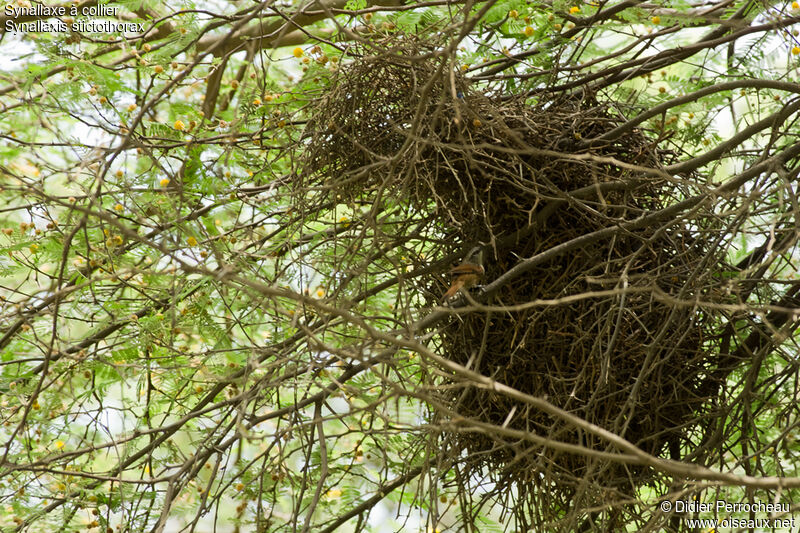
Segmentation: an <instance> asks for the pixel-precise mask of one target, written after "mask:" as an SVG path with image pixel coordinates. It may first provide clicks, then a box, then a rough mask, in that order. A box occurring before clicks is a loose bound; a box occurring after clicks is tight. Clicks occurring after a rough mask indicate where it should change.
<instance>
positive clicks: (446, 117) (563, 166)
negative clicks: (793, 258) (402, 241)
mask: <svg viewBox="0 0 800 533" xmlns="http://www.w3.org/2000/svg"><path fill="white" fill-rule="evenodd" d="M404 46H405V48H402V49H400V50H395V51H394V52H396V53H392V54H388V55H383V56H380V57H372V58H369V57H367V58H363V59H361V60H358V61H355V62H354V63H353V64H352V65H350V66H349V67H348V68H346V69H343V71H342V72H341V73H340V75H339V76H337V77H336V78H334V79H333V80H332V87H331V90H330V91H329V92H328V93H327V95H326V97H325V100H324V101H322V102H321V103H320V104H319V105H318V107H317V108H316V109H315V114H314V119H313V120H312V122H311V123H310V125H309V128H308V130H307V131H308V132H309V134H310V135H311V139H310V143H309V144H308V152H307V154H306V161H305V165H304V167H303V168H304V172H305V174H304V175H305V177H306V181H305V182H304V185H305V186H307V187H308V186H315V187H317V190H319V191H322V192H323V196H324V197H326V198H327V197H330V196H332V195H334V194H335V195H338V196H337V198H338V201H344V200H342V199H348V198H356V197H358V198H361V199H366V198H369V199H372V200H374V199H375V198H377V197H378V195H381V197H383V198H390V197H391V198H394V199H398V198H405V199H407V201H408V202H409V203H410V204H411V205H413V206H414V207H415V208H416V209H418V210H428V212H431V211H432V212H434V213H435V214H436V221H437V228H438V229H437V231H438V232H439V233H438V236H439V237H441V239H440V240H437V242H436V243H433V242H432V243H430V247H431V255H434V254H436V255H435V256H445V255H448V254H451V253H454V252H457V251H459V250H463V251H466V250H464V248H465V247H470V246H472V245H474V244H475V243H478V242H482V243H488V245H487V247H486V248H487V250H488V254H487V256H488V257H487V264H486V272H487V275H486V278H487V281H488V282H491V281H492V280H494V279H496V278H498V277H499V276H500V275H502V274H503V273H505V272H506V271H508V270H509V269H510V268H512V267H513V266H514V265H515V264H517V263H518V262H519V260H520V259H521V258H527V257H532V256H535V255H537V254H539V253H542V252H545V251H546V250H548V249H551V248H552V247H554V246H557V245H559V244H561V243H565V242H568V241H570V240H572V239H574V238H576V237H580V236H582V235H586V234H590V233H592V232H595V231H597V230H600V229H603V228H608V227H614V226H616V225H618V224H619V223H621V222H624V221H626V220H631V219H635V218H637V217H639V216H641V215H643V214H646V213H649V212H651V211H654V210H658V209H661V208H663V207H665V206H667V205H670V204H672V203H674V202H675V201H676V200H680V199H683V198H685V197H686V196H687V195H689V194H690V193H691V192H692V191H691V190H690V189H689V187H690V186H689V185H686V183H688V182H689V180H685V181H680V182H679V181H676V180H672V179H669V177H668V176H667V175H666V174H664V173H662V174H661V175H660V176H659V174H658V172H652V171H653V170H655V171H657V170H658V169H660V168H662V165H664V164H665V163H668V162H669V160H670V157H671V156H670V154H669V153H663V152H660V151H659V150H658V149H657V148H656V147H655V146H654V143H652V142H651V141H649V140H648V138H647V136H646V135H645V133H644V132H641V131H637V130H635V129H630V130H629V131H627V132H626V133H624V134H622V135H620V136H618V137H617V138H616V139H614V140H613V141H609V142H606V143H588V142H584V141H587V140H590V139H596V138H598V137H600V136H601V135H603V134H604V133H606V132H608V131H610V130H612V129H614V128H616V127H617V126H619V125H620V124H621V123H623V122H624V120H623V118H622V114H621V113H620V112H618V111H616V110H615V109H614V107H613V106H611V105H610V104H608V103H601V102H598V101H597V99H596V98H594V97H593V96H592V95H588V94H581V95H578V96H575V95H572V96H561V97H556V98H550V99H546V100H545V99H539V100H538V101H534V100H532V99H531V98H521V97H520V98H509V97H507V96H505V95H491V94H490V95H487V94H485V93H483V94H482V93H480V92H478V91H477V90H470V89H469V88H468V87H466V86H465V85H464V83H463V81H462V80H461V79H460V77H459V76H458V75H456V74H454V73H453V72H454V70H453V69H452V67H451V65H449V64H448V63H446V62H445V61H444V60H440V59H436V58H432V59H427V60H422V59H420V55H421V54H422V53H423V52H424V50H423V49H422V48H423V47H422V46H421V45H418V44H416V43H413V42H408V43H406V44H405V45H404ZM623 183H625V184H627V185H626V186H624V187H623V186H620V187H615V188H614V187H606V188H605V189H604V188H603V186H604V185H608V184H623ZM587 186H595V187H597V190H596V192H594V193H593V194H591V195H588V196H587V195H584V197H583V198H584V199H582V200H576V199H568V198H567V197H566V196H565V193H566V192H570V191H575V190H578V189H581V188H584V187H587ZM564 200H566V201H564ZM557 201H561V202H560V204H558V206H557V208H555V209H553V206H555V205H556V204H555V203H554V202H557ZM675 222H676V221H672V223H671V225H664V226H661V227H649V228H645V229H640V230H636V231H621V232H619V233H617V234H616V236H613V237H611V238H608V237H605V238H598V239H596V240H592V241H590V242H589V243H588V244H586V245H584V246H583V247H581V248H580V249H579V250H576V251H572V252H570V253H568V254H564V255H561V256H558V257H557V258H555V259H553V260H550V261H549V262H546V263H543V264H540V265H539V266H538V267H537V268H536V269H535V270H533V271H531V272H529V273H526V274H525V275H523V276H521V277H518V278H516V279H515V280H513V281H512V282H511V283H508V284H506V285H505V286H503V287H502V288H501V289H500V290H499V292H498V293H496V295H495V297H494V299H493V300H492V302H491V303H493V304H495V305H507V306H516V305H520V304H525V303H528V302H533V303H534V305H529V306H521V307H519V308H517V309H515V310H513V311H507V312H492V313H487V312H471V313H467V314H462V315H460V316H458V317H454V318H452V319H451V320H450V322H449V324H448V325H447V326H446V327H445V328H443V330H442V331H441V334H440V336H439V337H438V339H439V340H438V342H439V344H438V346H437V349H438V351H439V352H440V353H441V354H442V355H444V356H446V357H447V358H449V359H451V360H453V361H456V362H458V363H460V364H463V365H468V366H469V367H470V368H471V369H472V370H475V371H478V372H480V373H481V374H483V375H485V376H490V377H492V378H494V379H495V380H497V381H499V382H501V383H503V384H505V385H508V386H510V387H513V388H515V389H517V390H519V391H522V392H524V393H526V394H529V395H532V396H535V397H539V398H546V399H547V400H548V401H549V402H551V403H552V404H553V405H555V406H558V407H560V408H561V409H564V410H566V411H568V412H570V413H572V414H574V415H577V416H579V417H581V418H582V419H584V420H586V421H588V422H590V423H592V424H594V425H597V426H600V427H602V428H605V429H607V430H609V431H612V432H614V433H615V434H617V435H620V436H622V437H623V438H625V439H627V440H628V441H630V442H632V443H634V444H636V445H637V446H638V447H640V448H641V449H642V450H644V451H646V452H648V453H651V454H653V455H656V456H659V455H662V456H663V455H667V454H669V455H670V456H671V457H673V458H675V459H679V458H680V457H681V455H682V454H683V453H685V452H686V446H687V444H688V443H689V438H690V437H691V436H692V434H693V432H697V431H698V430H699V429H702V426H703V424H704V422H703V420H706V421H707V420H708V417H707V416H706V415H707V414H708V410H709V409H710V406H711V404H712V403H713V402H712V400H713V397H714V396H715V395H716V394H717V391H718V388H719V383H720V379H722V378H721V374H719V373H718V372H717V373H714V370H715V367H714V356H715V350H714V328H715V327H716V321H715V317H714V316H711V315H709V314H708V313H707V312H705V311H703V312H701V311H699V310H697V309H695V308H692V307H691V306H687V305H679V304H676V303H675V302H676V301H678V300H680V301H684V302H686V301H691V300H692V299H694V298H697V297H702V298H704V299H708V298H709V294H708V293H709V290H710V289H709V287H710V286H711V284H712V282H713V276H712V273H713V272H715V269H718V265H719V259H718V258H717V257H715V256H714V255H713V254H710V253H709V252H708V250H710V249H714V247H713V246H710V245H709V244H708V243H711V242H712V239H714V238H715V236H716V235H718V233H716V234H715V232H718V230H714V229H713V228H711V227H710V225H711V223H710V222H707V221H705V220H703V219H700V218H697V217H695V218H694V219H693V220H683V221H680V222H678V223H675ZM444 280H445V277H444V275H442V276H441V277H440V278H439V280H438V281H437V282H436V283H435V284H434V287H432V288H431V289H430V291H429V293H428V294H427V299H428V303H430V304H435V303H437V301H438V299H439V298H440V295H441V293H442V292H443V290H444V287H445V285H444ZM577 295H583V297H577V298H573V297H575V296H577ZM712 376H713V377H712ZM435 385H436V386H438V388H437V390H440V391H444V392H440V393H439V394H438V398H439V400H440V401H441V402H443V403H444V405H446V406H447V408H446V409H440V410H437V411H436V413H435V414H434V416H433V418H434V420H435V421H436V422H438V423H439V424H444V425H445V427H447V428H450V429H451V431H450V430H448V431H445V432H443V433H442V434H441V436H440V438H441V439H442V443H441V444H440V445H441V446H444V447H445V449H446V450H448V451H449V452H450V457H451V461H452V465H453V467H454V468H457V469H458V470H459V472H460V473H461V474H462V475H460V476H459V479H460V483H464V484H468V483H470V482H472V480H475V479H476V478H478V477H479V478H481V479H486V476H487V475H488V477H489V478H490V479H491V480H492V482H493V483H492V484H491V487H492V488H491V490H489V489H487V490H489V492H493V493H499V492H500V491H504V490H505V489H506V488H508V487H510V486H514V487H516V490H515V491H513V492H514V493H515V494H516V495H517V497H522V496H525V498H526V503H525V504H524V505H522V506H519V505H517V506H516V507H515V511H517V512H518V515H519V514H520V513H527V514H528V517H530V515H531V514H532V515H534V516H535V517H538V518H534V520H554V519H556V518H557V517H563V516H565V515H564V513H565V512H566V511H567V509H569V508H570V500H572V499H573V498H574V497H575V495H576V494H577V493H580V494H582V495H583V496H584V499H583V504H584V505H586V504H587V503H591V502H594V503H597V502H598V501H602V498H604V497H607V496H608V492H609V491H610V492H612V493H616V494H627V495H631V494H633V493H635V491H636V489H637V488H640V487H641V486H642V485H643V484H645V483H647V482H648V481H649V480H650V479H651V476H650V475H649V474H648V471H647V470H646V469H644V468H643V467H637V466H629V465H624V464H620V463H618V462H615V461H609V460H607V459H604V458H602V457H599V456H596V457H589V456H587V455H581V454H574V453H568V452H565V451H558V450H557V449H555V448H553V447H549V446H543V445H542V444H541V442H539V443H537V442H532V441H531V440H525V439H523V438H514V437H511V436H509V435H503V434H502V433H501V432H498V431H492V430H488V429H483V430H481V429H479V428H476V425H470V424H457V423H455V421H456V420H467V421H475V422H478V423H479V424H492V425H495V426H503V427H505V428H507V429H510V430H521V431H524V432H527V433H529V434H533V435H537V436H539V437H544V438H546V439H550V440H552V441H558V442H562V443H568V444H572V445H580V446H584V447H586V448H589V449H590V450H596V451H599V452H603V451H605V452H615V451H617V450H615V448H613V447H611V446H609V444H608V442H606V441H604V440H602V439H600V438H598V437H596V436H594V435H592V434H589V433H587V432H585V431H581V430H579V429H578V428H576V427H573V426H572V425H568V424H565V423H564V422H563V421H562V420H560V419H558V418H556V417H553V416H550V415H548V414H545V413H543V412H541V411H538V410H535V409H531V408H530V407H529V406H526V405H525V404H524V403H520V402H516V401H514V400H512V399H511V398H509V397H507V396H504V395H502V394H497V393H494V392H491V391H489V390H486V389H484V388H478V387H475V386H473V385H472V384H469V383H465V382H462V381H460V380H458V379H456V378H452V379H446V380H445V382H444V383H442V382H441V381H439V382H437V383H436V384H435ZM704 417H705V418H704ZM440 427H441V426H440ZM537 487H538V488H539V489H542V488H546V490H544V491H542V490H535V489H536V488H537ZM587 494H594V496H592V497H588V498H589V499H588V500H587V499H586V498H587V497H586V495H587ZM524 507H527V510H524V509H523V508H524ZM522 520H523V522H522V523H525V522H527V521H528V519H526V518H522ZM540 523H541V522H540ZM551 523H552V522H551Z"/></svg>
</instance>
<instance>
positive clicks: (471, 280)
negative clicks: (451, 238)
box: [442, 247, 486, 302]
mask: <svg viewBox="0 0 800 533" xmlns="http://www.w3.org/2000/svg"><path fill="white" fill-rule="evenodd" d="M485 273H486V271H485V270H484V269H483V248H481V247H478V248H474V249H473V250H472V251H471V252H470V253H469V255H468V256H467V258H466V259H465V260H464V262H463V263H461V264H460V265H458V266H456V267H453V268H452V269H450V275H451V276H452V282H451V284H450V288H449V289H447V292H445V293H444V296H442V301H443V302H446V301H447V300H448V299H450V298H452V297H453V296H455V295H456V294H458V291H460V290H461V289H469V288H470V287H474V286H475V285H476V284H477V283H478V282H479V281H480V280H481V278H483V275H484V274H485Z"/></svg>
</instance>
